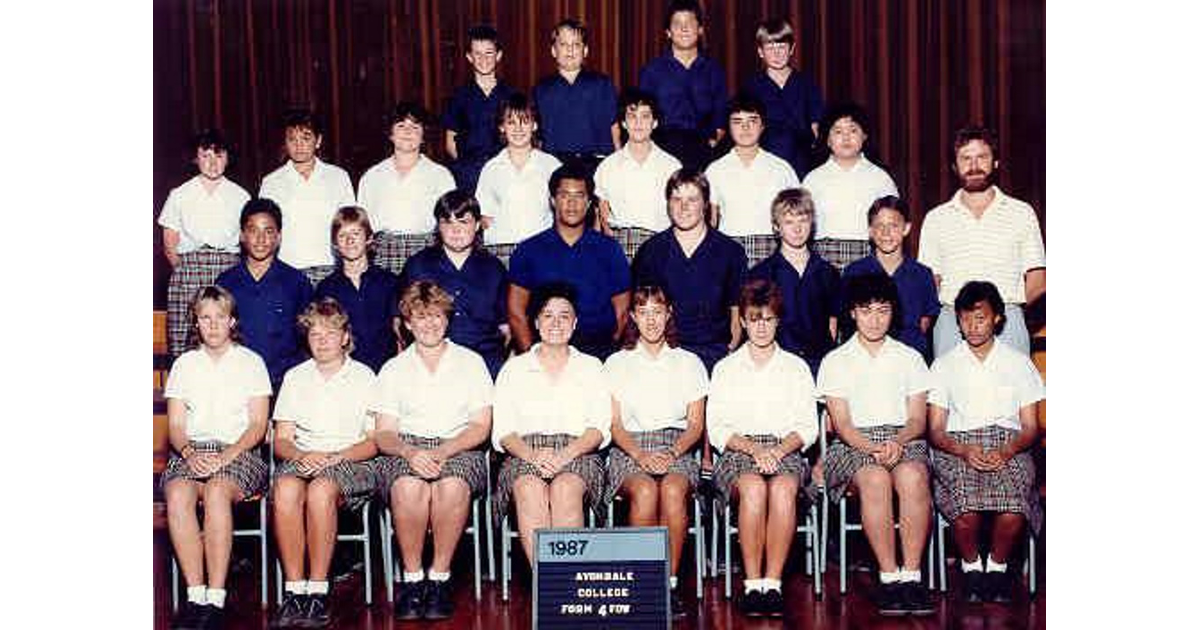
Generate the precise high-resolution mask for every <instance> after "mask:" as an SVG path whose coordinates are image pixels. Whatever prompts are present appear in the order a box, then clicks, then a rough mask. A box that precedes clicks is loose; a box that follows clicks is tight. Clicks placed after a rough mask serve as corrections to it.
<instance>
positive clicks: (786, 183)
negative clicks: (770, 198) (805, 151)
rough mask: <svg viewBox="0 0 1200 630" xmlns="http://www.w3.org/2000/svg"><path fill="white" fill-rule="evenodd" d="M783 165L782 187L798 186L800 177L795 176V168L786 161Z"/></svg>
mask: <svg viewBox="0 0 1200 630" xmlns="http://www.w3.org/2000/svg"><path fill="white" fill-rule="evenodd" d="M782 167H783V187H784V188H799V187H800V178H799V177H797V176H796V169H794V168H792V165H791V164H787V163H786V162H785V163H784V164H783V165H782Z"/></svg>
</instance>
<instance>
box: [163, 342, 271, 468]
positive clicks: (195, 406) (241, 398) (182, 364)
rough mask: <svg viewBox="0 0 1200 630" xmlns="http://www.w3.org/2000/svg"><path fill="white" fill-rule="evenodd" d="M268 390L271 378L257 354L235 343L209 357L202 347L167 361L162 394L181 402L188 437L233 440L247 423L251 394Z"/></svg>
mask: <svg viewBox="0 0 1200 630" xmlns="http://www.w3.org/2000/svg"><path fill="white" fill-rule="evenodd" d="M270 395H271V378H270V376H268V375H267V366H266V364H265V363H263V360H262V358H261V357H259V356H258V355H257V354H255V353H254V351H253V350H250V349H249V348H247V347H245V346H242V345H238V344H234V345H233V346H231V347H230V348H229V349H228V350H226V351H225V353H224V354H222V355H221V357H220V358H218V359H216V360H214V359H213V358H212V357H211V356H209V354H208V352H206V351H205V350H204V349H202V348H197V349H195V350H189V351H187V352H185V353H183V354H182V355H181V356H180V357H179V358H178V359H176V360H175V363H174V364H173V365H172V366H171V373H170V374H169V375H168V376H167V386H166V389H165V390H164V391H163V397H164V398H175V399H178V400H181V401H183V403H184V405H185V406H186V408H187V437H188V439H189V440H191V441H195V442H204V441H211V440H216V441H218V442H222V443H224V444H233V443H234V442H237V441H238V440H239V439H241V437H242V434H244V433H245V432H246V429H247V428H249V427H250V406H249V405H250V399H251V398H256V397H259V396H270Z"/></svg>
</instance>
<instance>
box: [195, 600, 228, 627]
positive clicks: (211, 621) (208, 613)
mask: <svg viewBox="0 0 1200 630" xmlns="http://www.w3.org/2000/svg"><path fill="white" fill-rule="evenodd" d="M204 609H205V610H204V621H203V622H202V623H201V624H200V626H198V627H199V628H201V630H221V629H222V628H224V627H225V609H224V608H218V607H216V606H208V605H206V606H205V607H204Z"/></svg>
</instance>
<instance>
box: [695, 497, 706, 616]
mask: <svg viewBox="0 0 1200 630" xmlns="http://www.w3.org/2000/svg"><path fill="white" fill-rule="evenodd" d="M692 546H694V547H695V548H696V553H695V555H696V601H699V600H700V598H701V597H703V596H704V526H703V525H702V524H701V523H700V501H699V500H698V499H696V498H694V497H693V498H692Z"/></svg>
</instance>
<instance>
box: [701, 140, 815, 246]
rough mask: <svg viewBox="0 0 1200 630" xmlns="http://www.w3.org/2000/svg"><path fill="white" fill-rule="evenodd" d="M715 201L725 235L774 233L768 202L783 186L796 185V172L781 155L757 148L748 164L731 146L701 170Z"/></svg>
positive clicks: (772, 199) (772, 200)
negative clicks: (718, 207) (727, 151)
mask: <svg viewBox="0 0 1200 630" xmlns="http://www.w3.org/2000/svg"><path fill="white" fill-rule="evenodd" d="M704 175H705V176H706V177H707V178H708V183H709V186H710V187H711V198H712V202H713V203H714V204H717V205H719V206H720V207H721V216H720V219H721V223H720V226H719V228H720V230H721V232H722V233H723V234H725V235H727V236H751V235H754V234H774V232H775V228H774V227H773V226H772V224H771V203H772V202H774V201H775V195H778V194H779V191H781V190H784V189H786V188H798V187H799V186H800V179H799V178H798V177H796V171H795V170H794V169H793V168H792V165H791V164H788V163H787V161H785V160H784V159H783V158H781V157H779V156H777V155H775V154H773V153H771V152H770V151H767V150H766V149H763V148H759V149H758V153H756V154H755V155H754V159H753V160H751V161H750V164H749V165H747V164H744V163H743V162H742V159H741V158H740V157H738V155H737V151H736V150H734V149H730V150H729V153H726V154H725V155H723V156H721V157H720V158H719V159H717V160H716V161H715V162H713V163H712V164H709V165H708V168H706V169H705V170H704Z"/></svg>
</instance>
